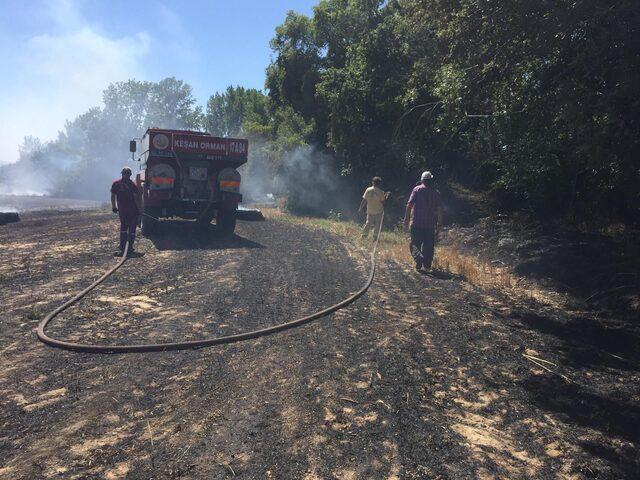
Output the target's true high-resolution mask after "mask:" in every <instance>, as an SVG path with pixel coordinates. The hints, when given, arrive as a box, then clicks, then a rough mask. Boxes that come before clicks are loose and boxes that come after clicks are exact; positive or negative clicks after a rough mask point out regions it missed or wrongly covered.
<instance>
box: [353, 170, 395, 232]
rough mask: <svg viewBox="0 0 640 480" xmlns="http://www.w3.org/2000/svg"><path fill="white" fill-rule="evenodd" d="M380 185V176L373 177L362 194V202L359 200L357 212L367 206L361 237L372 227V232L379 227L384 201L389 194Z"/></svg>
mask: <svg viewBox="0 0 640 480" xmlns="http://www.w3.org/2000/svg"><path fill="white" fill-rule="evenodd" d="M381 187H382V179H381V178H380V177H373V181H372V182H371V186H370V187H369V188H367V189H366V190H365V191H364V194H363V195H362V202H360V208H359V209H358V212H362V210H364V206H365V205H366V206H367V222H366V223H365V224H364V227H362V238H366V237H368V236H369V231H370V230H372V229H373V231H374V232H377V231H378V228H380V221H381V220H382V211H383V210H384V201H385V200H386V199H387V197H388V196H389V193H388V192H387V193H385V192H384V191H383V190H382V188H381Z"/></svg>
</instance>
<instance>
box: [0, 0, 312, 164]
mask: <svg viewBox="0 0 640 480" xmlns="http://www.w3.org/2000/svg"><path fill="white" fill-rule="evenodd" d="M317 2H318V0H262V1H260V0H235V1H231V0H228V1H217V0H212V1H191V2H188V1H183V2H179V1H153V0H141V1H124V0H116V1H90V0H48V1H44V0H42V1H24V0H0V58H2V59H3V64H4V65H3V68H2V73H1V74H0V121H1V122H2V127H1V128H0V152H1V153H0V164H2V163H8V162H13V161H15V160H16V159H17V156H18V145H19V144H20V143H21V141H22V138H23V137H24V136H25V135H33V136H36V137H39V138H41V139H42V140H51V139H53V138H55V136H56V135H57V132H58V131H59V130H61V129H62V128H63V126H64V122H65V120H67V119H73V118H74V117H75V116H76V115H78V114H80V113H82V112H84V111H86V110H87V109H88V108H90V107H92V106H98V105H100V104H101V92H102V90H103V89H104V88H105V87H106V86H107V85H108V84H109V83H111V82H114V81H118V80H126V79H128V78H136V79H139V80H152V81H157V80H160V79H162V78H164V77H167V76H175V77H177V78H179V79H181V80H184V81H185V82H187V83H189V84H190V85H191V86H192V87H193V89H194V94H195V96H196V98H197V99H198V101H199V102H200V103H201V104H202V105H204V104H205V103H206V100H207V98H208V97H209V95H211V94H212V93H214V92H216V91H221V90H223V89H225V88H226V87H227V86H228V85H243V86H245V87H252V88H260V89H262V88H263V87H264V71H265V68H266V66H267V65H268V63H269V60H270V56H271V51H270V49H269V40H270V39H271V38H272V37H273V34H274V31H275V27H276V26H277V25H279V24H281V23H282V22H283V21H284V18H285V15H286V12H287V11H288V10H295V11H297V12H301V13H304V14H307V15H311V14H312V11H313V10H312V9H313V5H315V4H316V3H317Z"/></svg>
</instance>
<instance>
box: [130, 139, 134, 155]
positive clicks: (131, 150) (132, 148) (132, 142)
mask: <svg viewBox="0 0 640 480" xmlns="http://www.w3.org/2000/svg"><path fill="white" fill-rule="evenodd" d="M129 151H130V152H131V153H136V141H135V140H131V141H130V142H129Z"/></svg>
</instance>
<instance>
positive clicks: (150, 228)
mask: <svg viewBox="0 0 640 480" xmlns="http://www.w3.org/2000/svg"><path fill="white" fill-rule="evenodd" d="M144 213H145V215H141V217H142V218H141V219H140V230H141V231H142V235H144V236H145V237H148V236H149V235H153V234H154V233H155V231H156V229H157V227H158V221H157V220H155V219H154V218H151V217H154V215H153V213H155V212H151V211H150V210H147V209H146V208H145V210H144ZM147 215H150V217H148V216H147Z"/></svg>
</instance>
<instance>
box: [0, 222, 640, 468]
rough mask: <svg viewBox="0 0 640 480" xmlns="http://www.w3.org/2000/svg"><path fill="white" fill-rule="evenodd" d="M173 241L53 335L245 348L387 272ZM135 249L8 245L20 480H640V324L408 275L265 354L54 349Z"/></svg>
mask: <svg viewBox="0 0 640 480" xmlns="http://www.w3.org/2000/svg"><path fill="white" fill-rule="evenodd" d="M162 227H163V228H162V229H161V232H162V233H161V234H160V235H158V236H156V237H154V238H151V239H147V238H142V239H141V240H140V242H139V243H138V245H137V247H138V250H139V251H140V252H142V253H144V256H143V257H141V258H134V259H131V260H129V261H128V262H127V263H126V264H125V265H124V266H123V267H122V268H121V269H120V270H119V271H118V272H116V273H115V274H114V276H113V277H111V278H110V279H109V280H107V282H106V283H105V284H104V285H102V286H101V287H99V288H98V289H97V290H95V291H94V292H92V293H91V294H89V296H88V297H87V298H86V299H85V300H84V301H83V302H81V303H80V304H79V305H77V306H75V307H73V308H71V309H70V310H69V311H68V312H65V313H64V314H62V315H61V317H60V318H59V319H57V320H56V321H55V322H54V323H53V324H52V327H51V328H50V329H49V330H48V332H49V333H50V334H51V335H52V336H56V337H58V338H69V339H73V340H77V341H82V342H92V343H97V344H108V343H113V342H117V343H134V342H135V343H139V342H143V341H144V342H163V341H176V340H180V339H197V338H204V337H210V336H214V335H215V336H218V335H225V334H231V333H238V332H242V331H247V330H252V329H256V328H262V327H265V326H269V325H273V324H275V323H280V322H284V321H287V320H290V319H292V318H297V317H300V316H302V315H305V314H308V313H311V312H313V311H315V310H317V309H320V308H324V307H326V306H328V305H330V304H333V303H336V302H338V301H340V300H342V299H343V298H344V297H345V296H347V294H349V293H351V292H354V291H355V290H357V289H358V288H360V286H361V285H362V284H363V283H364V281H365V279H366V275H367V271H368V256H367V252H366V250H365V249H364V248H363V247H361V246H359V244H358V243H357V242H351V241H350V240H349V239H346V238H343V237H338V236H335V235H332V234H330V233H327V232H323V231H318V230H311V229H307V228H303V227H301V226H296V225H291V224H287V223H286V222H285V221H283V220H278V219H277V218H276V219H273V218H272V219H269V220H268V221H267V222H256V223H240V224H239V227H238V229H237V235H236V236H235V237H234V238H232V239H230V240H224V241H223V240H219V239H216V237H215V234H214V233H213V232H204V233H201V232H198V231H196V230H194V229H192V228H190V225H185V224H183V223H180V222H168V223H165V224H163V225H162ZM117 230H118V224H117V222H116V219H115V216H114V215H112V214H110V213H106V212H104V211H94V212H82V213H80V212H31V213H26V214H24V215H23V216H22V222H21V223H19V224H11V225H7V226H3V227H0V245H1V251H2V254H1V255H0V304H1V305H2V307H1V308H0V360H1V362H2V363H1V365H2V369H1V371H0V478H3V479H4V478H6V479H33V478H64V479H72V478H78V479H86V478H96V479H103V478H107V479H117V478H130V479H150V478H154V479H171V478H189V479H191V478H193V479H213V478H216V479H217V478H220V479H224V478H234V477H236V478H246V479H253V478H256V479H258V478H267V479H269V478H272V479H288V478H295V479H309V480H310V479H325V478H336V479H369V478H373V479H411V478H424V479H432V478H443V479H444V478H446V479H448V478H452V479H466V478H486V479H489V478H512V479H516V478H531V479H556V478H579V479H580V478H585V479H586V478H599V479H620V478H629V479H632V478H638V477H639V476H640V463H639V462H640V461H639V458H640V449H639V446H640V391H639V376H640V374H639V372H640V332H639V329H638V325H637V323H636V324H634V323H629V322H621V321H617V320H616V319H615V318H601V317H597V316H594V315H589V314H588V313H585V312H580V311H566V310H563V309H559V308H557V306H553V305H550V304H543V303H538V302H536V301H534V300H529V301H521V302H516V301H514V300H510V299H507V298H506V297H504V296H503V295H502V294H501V293H500V292H499V291H498V290H491V289H481V288H479V287H475V286H472V285H470V284H468V283H465V282H464V281H462V280H460V279H457V278H452V277H449V276H447V275H444V274H442V275H440V274H439V275H435V276H426V275H420V274H418V273H415V272H413V271H411V270H410V269H408V268H406V267H404V266H401V265H398V264H397V263H395V262H392V261H381V262H379V269H378V272H377V274H376V280H375V282H374V284H373V286H372V288H371V289H370V290H369V292H368V293H367V294H366V295H365V296H364V297H362V298H361V299H360V300H358V301H357V302H356V303H354V304H352V305H351V306H349V307H347V308H346V309H344V310H342V311H340V312H338V313H336V314H334V315H331V316H329V317H327V318H324V319H322V320H318V321H316V322H314V323H312V324H310V325H307V326H303V327H301V328H298V329H295V330H291V331H288V332H285V333H281V334H277V335H273V336H270V337H266V338H262V339H259V340H254V341H248V342H243V343H238V344H234V345H229V346H221V347H212V348H207V349H201V350H195V351H182V352H167V353H144V354H123V355H92V354H78V353H70V352H65V351H61V350H56V349H53V348H50V347H47V346H45V345H43V344H41V343H39V342H38V341H37V339H36V336H35V328H36V326H37V323H38V321H39V320H40V319H41V318H42V317H43V316H44V314H45V313H46V312H48V311H49V310H51V309H53V308H54V307H55V306H57V305H58V304H59V303H61V302H62V301H63V300H64V299H66V298H69V297H70V296H71V295H72V294H73V293H74V292H76V291H78V290H80V289H81V288H83V287H85V286H86V285H88V284H89V283H90V281H91V280H93V279H95V278H97V277H98V276H99V275H100V274H101V273H102V272H103V271H104V270H106V269H107V268H108V267H109V266H111V265H113V263H114V262H115V259H114V258H113V256H112V254H113V251H114V250H115V246H116V244H115V240H116V233H117Z"/></svg>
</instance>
